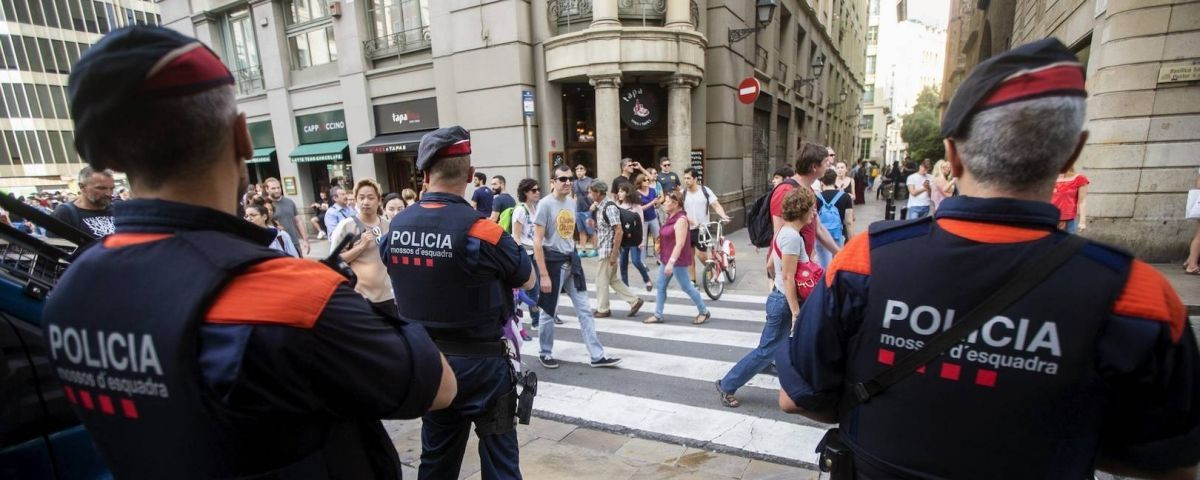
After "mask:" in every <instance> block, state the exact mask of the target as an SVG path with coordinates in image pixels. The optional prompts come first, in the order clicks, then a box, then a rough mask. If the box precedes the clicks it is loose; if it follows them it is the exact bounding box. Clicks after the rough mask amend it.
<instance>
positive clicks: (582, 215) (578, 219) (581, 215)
mask: <svg viewBox="0 0 1200 480" xmlns="http://www.w3.org/2000/svg"><path fill="white" fill-rule="evenodd" d="M591 219H592V212H575V230H576V231H578V232H582V233H584V234H586V235H587V236H589V237H590V236H592V235H595V234H596V229H594V228H592V227H589V226H588V224H587V221H588V220H591Z"/></svg>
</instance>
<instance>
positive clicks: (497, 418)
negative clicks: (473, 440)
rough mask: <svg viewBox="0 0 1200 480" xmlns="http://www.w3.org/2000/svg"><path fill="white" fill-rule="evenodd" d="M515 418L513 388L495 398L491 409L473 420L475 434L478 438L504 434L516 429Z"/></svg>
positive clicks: (514, 391) (515, 397)
mask: <svg viewBox="0 0 1200 480" xmlns="http://www.w3.org/2000/svg"><path fill="white" fill-rule="evenodd" d="M516 418H517V391H516V389H515V388H514V389H513V390H511V391H509V392H506V393H505V394H504V395H501V396H500V398H497V399H496V402H495V403H494V404H492V408H491V409H489V410H488V411H486V412H484V413H483V414H481V415H480V416H478V417H476V418H475V420H474V422H475V434H476V435H479V436H480V437H485V436H488V435H503V434H506V433H508V432H511V431H513V430H515V429H516V428H517V422H516Z"/></svg>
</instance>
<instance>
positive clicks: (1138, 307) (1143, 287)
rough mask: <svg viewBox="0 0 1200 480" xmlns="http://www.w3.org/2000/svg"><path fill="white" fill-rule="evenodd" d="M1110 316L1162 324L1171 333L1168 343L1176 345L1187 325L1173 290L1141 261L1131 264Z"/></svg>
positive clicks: (1181, 303) (1160, 276)
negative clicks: (1172, 342)
mask: <svg viewBox="0 0 1200 480" xmlns="http://www.w3.org/2000/svg"><path fill="white" fill-rule="evenodd" d="M1113 313H1115V314H1117V315H1122V316H1129V317H1137V318H1144V319H1147V320H1153V321H1156V322H1162V323H1165V324H1167V326H1168V327H1169V328H1170V329H1171V340H1172V341H1176V342H1178V341H1179V337H1180V336H1182V335H1183V330H1184V327H1185V326H1186V325H1187V307H1184V305H1183V301H1182V300H1180V299H1179V294H1177V293H1176V292H1175V288H1174V287H1172V286H1171V284H1170V283H1169V282H1167V278H1166V277H1164V276H1163V274H1162V273H1161V272H1159V271H1158V270H1156V269H1155V268H1154V267H1151V266H1150V265H1149V264H1147V263H1146V262H1143V261H1141V260H1134V261H1133V263H1132V264H1130V269H1129V280H1127V281H1126V282H1125V290H1123V291H1122V292H1121V296H1120V298H1118V299H1117V303H1116V305H1115V306H1114V307H1113Z"/></svg>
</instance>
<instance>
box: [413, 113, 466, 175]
mask: <svg viewBox="0 0 1200 480" xmlns="http://www.w3.org/2000/svg"><path fill="white" fill-rule="evenodd" d="M470 154H471V132H468V131H467V130H466V129H464V128H462V127H460V126H457V125H455V126H453V127H446V128H439V129H437V130H434V131H432V132H429V133H426V134H425V135H424V136H422V137H421V145H420V146H419V147H417V170H419V171H422V172H423V171H426V170H429V167H432V166H433V163H434V162H435V161H437V159H439V158H446V157H461V156H463V155H470Z"/></svg>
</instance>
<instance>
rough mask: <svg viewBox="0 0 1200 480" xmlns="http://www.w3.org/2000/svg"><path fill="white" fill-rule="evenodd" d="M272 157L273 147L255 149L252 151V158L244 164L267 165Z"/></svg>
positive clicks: (273, 153)
mask: <svg viewBox="0 0 1200 480" xmlns="http://www.w3.org/2000/svg"><path fill="white" fill-rule="evenodd" d="M274 155H275V147H266V148H256V149H254V156H253V157H250V159H249V160H246V163H268V162H270V161H271V157H272V156H274Z"/></svg>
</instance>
